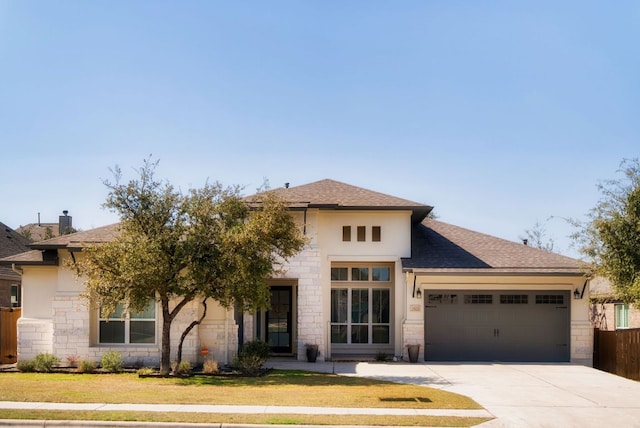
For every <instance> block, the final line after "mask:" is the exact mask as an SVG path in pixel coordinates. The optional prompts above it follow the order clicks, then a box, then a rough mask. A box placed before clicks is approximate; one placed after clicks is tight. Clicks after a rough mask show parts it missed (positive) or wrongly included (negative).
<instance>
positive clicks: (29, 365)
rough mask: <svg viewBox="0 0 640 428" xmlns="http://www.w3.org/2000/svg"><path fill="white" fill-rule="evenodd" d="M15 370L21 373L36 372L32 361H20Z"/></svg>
mask: <svg viewBox="0 0 640 428" xmlns="http://www.w3.org/2000/svg"><path fill="white" fill-rule="evenodd" d="M16 368H17V369H18V370H20V371H21V372H23V373H30V372H33V371H35V370H36V365H35V362H34V361H33V360H20V361H18V364H17V365H16Z"/></svg>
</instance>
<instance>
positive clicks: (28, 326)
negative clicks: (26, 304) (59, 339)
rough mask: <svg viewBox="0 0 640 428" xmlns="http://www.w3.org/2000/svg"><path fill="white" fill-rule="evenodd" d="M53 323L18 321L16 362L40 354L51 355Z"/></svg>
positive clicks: (24, 319)
mask: <svg viewBox="0 0 640 428" xmlns="http://www.w3.org/2000/svg"><path fill="white" fill-rule="evenodd" d="M52 339H53V321H51V320H47V319H37V318H24V317H23V318H19V319H18V361H19V360H25V359H32V358H34V357H35V356H36V355H38V354H41V353H53V340H52Z"/></svg>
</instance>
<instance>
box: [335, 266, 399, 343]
mask: <svg viewBox="0 0 640 428" xmlns="http://www.w3.org/2000/svg"><path fill="white" fill-rule="evenodd" d="M331 280H332V289H331V343H335V344H389V343H391V268H390V267H386V266H385V267H379V266H350V267H333V268H331Z"/></svg>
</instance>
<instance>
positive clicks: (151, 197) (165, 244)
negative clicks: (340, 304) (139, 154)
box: [76, 159, 305, 373]
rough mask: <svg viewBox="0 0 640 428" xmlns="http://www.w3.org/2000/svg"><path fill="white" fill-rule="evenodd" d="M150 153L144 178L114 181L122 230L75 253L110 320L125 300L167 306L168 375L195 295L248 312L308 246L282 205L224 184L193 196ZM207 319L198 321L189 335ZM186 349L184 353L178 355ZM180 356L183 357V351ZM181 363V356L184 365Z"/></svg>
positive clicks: (265, 299)
mask: <svg viewBox="0 0 640 428" xmlns="http://www.w3.org/2000/svg"><path fill="white" fill-rule="evenodd" d="M157 165H158V162H157V161H155V162H152V161H151V160H150V159H148V160H146V161H145V162H144V165H143V167H142V168H140V170H138V173H139V178H137V179H134V180H131V181H129V182H128V183H127V184H121V183H120V181H121V178H122V173H121V170H120V169H119V168H118V167H115V169H114V170H112V172H113V174H114V177H115V182H114V183H111V182H109V181H105V182H104V184H105V185H106V186H107V187H108V189H109V194H108V197H107V201H106V202H105V204H104V206H105V207H106V208H109V209H111V210H113V211H115V212H116V213H118V214H119V216H120V225H119V229H120V234H119V235H118V236H117V238H115V239H114V240H113V241H111V242H107V243H103V244H100V245H92V246H89V247H87V248H86V249H85V250H84V251H83V253H85V254H84V257H80V258H77V264H76V267H77V272H78V274H79V275H80V276H82V277H84V278H86V291H85V296H86V297H87V298H88V299H89V301H90V302H91V304H92V305H94V307H99V308H100V310H101V313H102V314H103V316H105V315H108V314H112V313H114V312H115V310H116V307H117V305H119V304H123V305H124V306H125V307H126V308H127V309H128V310H130V311H134V312H139V311H142V309H143V308H144V307H145V305H146V304H147V303H148V302H149V300H150V299H155V300H156V301H158V302H159V303H160V306H161V308H162V337H161V346H162V351H161V361H160V371H161V373H168V372H169V371H170V367H171V360H170V356H171V337H170V329H171V324H172V322H173V321H174V320H175V318H176V316H177V315H178V313H179V312H180V311H181V310H182V309H183V308H184V307H185V306H186V305H187V304H188V303H189V302H191V301H193V300H195V299H199V300H202V303H203V305H204V310H205V311H206V299H208V298H213V299H215V300H217V301H218V302H219V303H220V304H221V305H222V306H223V307H225V308H230V307H232V306H233V305H237V306H238V307H239V308H240V309H241V310H245V311H250V310H256V309H258V308H266V307H267V306H268V303H269V288H268V285H267V279H268V278H269V277H270V276H272V275H273V274H274V272H275V271H276V270H277V269H279V267H280V266H281V265H282V263H283V262H285V261H286V260H287V259H288V258H290V257H292V256H293V255H295V254H296V253H298V252H299V251H300V250H301V249H302V247H303V246H304V244H305V239H304V237H303V236H302V233H301V230H300V228H299V227H298V226H297V225H296V224H295V221H294V219H293V217H292V216H291V215H290V214H289V213H288V210H287V206H286V204H285V203H284V201H282V200H280V199H278V198H277V197H276V196H275V195H274V194H272V193H270V192H264V193H261V194H260V196H259V198H257V199H256V200H255V201H253V202H252V204H251V205H249V204H248V203H247V202H246V201H244V200H243V199H242V198H241V197H240V188H238V187H226V188H225V187H223V186H222V185H221V184H219V183H215V184H213V185H210V184H206V185H205V186H204V187H202V188H200V189H191V190H189V191H188V192H187V193H186V194H183V193H181V192H180V191H178V190H175V189H174V188H173V186H171V185H170V184H168V183H161V182H160V181H157V180H156V179H155V178H154V172H155V169H156V167H157ZM200 321H202V318H200V319H199V320H194V322H193V323H191V325H190V326H189V327H188V328H187V329H188V330H186V331H185V333H184V334H183V335H182V338H181V343H180V347H179V348H180V351H181V348H182V340H184V337H185V336H186V334H187V333H188V331H190V329H192V328H193V327H194V326H195V325H197V324H198V323H199V322H200ZM179 354H181V352H179ZM178 357H179V358H180V357H181V355H179V356H178ZM178 363H179V361H178Z"/></svg>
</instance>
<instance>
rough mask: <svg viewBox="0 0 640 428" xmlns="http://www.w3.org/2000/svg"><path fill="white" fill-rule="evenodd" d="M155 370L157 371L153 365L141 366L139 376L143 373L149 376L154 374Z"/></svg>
mask: <svg viewBox="0 0 640 428" xmlns="http://www.w3.org/2000/svg"><path fill="white" fill-rule="evenodd" d="M155 372H156V370H155V369H154V368H151V367H140V368H139V369H138V376H140V375H142V376H145V375H147V376H148V375H152V374H154V373H155Z"/></svg>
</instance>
